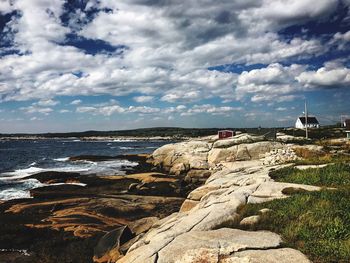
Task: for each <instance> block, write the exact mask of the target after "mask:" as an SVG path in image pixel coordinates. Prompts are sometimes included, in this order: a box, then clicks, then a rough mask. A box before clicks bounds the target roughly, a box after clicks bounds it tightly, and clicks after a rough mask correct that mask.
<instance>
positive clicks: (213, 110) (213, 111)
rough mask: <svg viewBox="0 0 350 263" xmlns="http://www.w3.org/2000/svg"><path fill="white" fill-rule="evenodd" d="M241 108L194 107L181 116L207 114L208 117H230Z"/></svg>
mask: <svg viewBox="0 0 350 263" xmlns="http://www.w3.org/2000/svg"><path fill="white" fill-rule="evenodd" d="M242 110H243V109H242V108H241V107H228V106H223V107H217V106H214V105H211V104H203V105H194V106H193V107H192V108H190V109H188V110H187V111H186V112H183V113H181V116H191V115H195V114H201V113H207V114H210V115H231V114H232V113H234V112H237V111H242Z"/></svg>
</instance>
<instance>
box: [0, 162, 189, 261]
mask: <svg viewBox="0 0 350 263" xmlns="http://www.w3.org/2000/svg"><path fill="white" fill-rule="evenodd" d="M106 158H108V160H111V159H126V160H129V161H133V162H134V161H137V162H138V163H139V165H138V166H136V167H133V168H132V169H130V168H129V170H126V175H115V176H99V175H95V174H90V175H81V174H79V173H63V172H42V173H38V174H34V175H32V176H30V178H35V179H37V180H39V181H40V182H42V183H45V184H48V186H45V187H40V188H36V189H33V190H31V196H32V197H33V198H31V199H16V200H10V201H7V202H3V203H0V222H1V223H2V226H1V228H0V249H1V250H0V262H6V263H11V262H74V263H78V262H92V259H93V258H94V257H95V261H96V262H105V261H104V260H102V261H101V259H100V257H101V258H103V257H104V255H101V251H103V248H104V246H102V248H101V246H100V247H99V249H98V250H97V252H98V253H97V255H98V256H96V255H94V250H96V246H97V244H98V241H99V240H100V239H101V237H103V236H104V235H105V234H106V233H108V232H110V231H113V230H115V229H116V228H119V227H124V226H126V225H127V226H128V230H129V231H130V233H129V236H128V239H131V238H133V237H135V236H137V235H139V234H141V233H143V232H145V231H147V230H148V228H150V227H151V225H152V224H153V223H154V222H155V221H157V220H158V219H160V218H164V217H165V216H168V215H169V214H171V213H173V212H176V211H178V210H179V208H180V206H181V204H182V203H183V201H184V197H185V196H186V195H187V193H188V192H189V191H191V190H192V189H193V188H194V187H192V188H191V186H190V185H188V184H184V183H183V180H182V179H181V178H174V177H173V176H169V175H167V174H164V173H161V172H159V171H157V169H154V168H153V166H151V165H150V164H148V163H147V162H146V160H147V155H128V156H116V157H104V156H77V157H73V158H72V160H93V161H97V162H98V161H103V160H106ZM126 249H127V247H125V248H124V250H126ZM23 251H25V253H23ZM102 254H103V253H102Z"/></svg>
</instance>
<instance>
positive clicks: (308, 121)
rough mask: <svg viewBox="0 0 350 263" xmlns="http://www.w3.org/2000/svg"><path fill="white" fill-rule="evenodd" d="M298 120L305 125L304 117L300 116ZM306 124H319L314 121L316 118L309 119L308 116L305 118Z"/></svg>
mask: <svg viewBox="0 0 350 263" xmlns="http://www.w3.org/2000/svg"><path fill="white" fill-rule="evenodd" d="M298 119H299V120H300V121H301V123H302V124H305V123H306V122H305V119H306V118H305V117H302V116H300V117H299V118H298ZM307 123H308V124H319V122H318V120H317V119H316V117H310V116H308V117H307Z"/></svg>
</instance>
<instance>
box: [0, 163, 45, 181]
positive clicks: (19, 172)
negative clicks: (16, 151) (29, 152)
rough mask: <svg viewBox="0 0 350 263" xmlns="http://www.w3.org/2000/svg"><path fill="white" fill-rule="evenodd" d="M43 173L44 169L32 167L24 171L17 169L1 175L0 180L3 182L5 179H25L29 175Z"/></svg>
mask: <svg viewBox="0 0 350 263" xmlns="http://www.w3.org/2000/svg"><path fill="white" fill-rule="evenodd" d="M43 171H45V169H43V168H38V167H35V166H32V167H29V168H25V169H18V170H15V171H13V172H6V173H2V174H1V175H0V179H1V180H5V179H10V180H14V179H21V178H25V177H27V176H29V175H32V174H36V173H40V172H43Z"/></svg>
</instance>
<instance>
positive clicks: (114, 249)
mask: <svg viewBox="0 0 350 263" xmlns="http://www.w3.org/2000/svg"><path fill="white" fill-rule="evenodd" d="M133 237H134V235H133V234H132V232H131V230H130V229H129V227H128V226H122V227H119V228H117V229H115V230H112V231H110V232H108V233H107V234H105V235H104V236H103V237H102V238H101V239H100V240H99V242H98V243H97V245H96V247H95V249H94V261H95V262H115V261H116V260H118V259H119V258H120V257H121V256H122V254H121V252H120V251H119V248H120V246H121V245H122V244H124V243H126V242H127V241H129V240H130V239H132V238H133Z"/></svg>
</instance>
